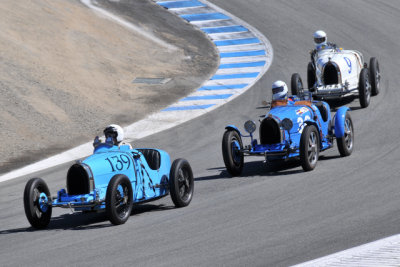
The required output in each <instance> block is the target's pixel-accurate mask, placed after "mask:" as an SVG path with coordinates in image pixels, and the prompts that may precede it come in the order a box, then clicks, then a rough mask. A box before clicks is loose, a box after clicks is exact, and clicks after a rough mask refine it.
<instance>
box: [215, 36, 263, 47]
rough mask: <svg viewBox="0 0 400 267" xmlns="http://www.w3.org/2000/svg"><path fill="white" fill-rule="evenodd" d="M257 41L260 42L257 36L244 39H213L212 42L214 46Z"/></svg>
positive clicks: (255, 42)
mask: <svg viewBox="0 0 400 267" xmlns="http://www.w3.org/2000/svg"><path fill="white" fill-rule="evenodd" d="M258 43H261V42H260V40H259V39H258V38H245V39H234V40H223V41H214V44H215V45H216V46H225V45H243V44H258Z"/></svg>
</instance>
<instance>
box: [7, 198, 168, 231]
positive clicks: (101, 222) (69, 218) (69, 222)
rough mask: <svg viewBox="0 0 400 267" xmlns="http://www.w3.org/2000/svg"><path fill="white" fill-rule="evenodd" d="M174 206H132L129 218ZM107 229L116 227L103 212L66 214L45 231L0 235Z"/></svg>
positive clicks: (51, 223)
mask: <svg viewBox="0 0 400 267" xmlns="http://www.w3.org/2000/svg"><path fill="white" fill-rule="evenodd" d="M174 208H175V207H174V206H172V205H171V206H168V205H164V204H158V205H154V204H134V205H133V208H132V212H131V216H135V215H140V214H142V213H148V212H156V211H163V210H170V209H174ZM108 227H117V226H116V225H113V224H111V223H110V222H109V221H108V218H107V216H106V213H105V211H101V212H95V211H94V212H74V213H72V214H70V213H66V214H62V215H60V216H57V217H52V218H51V220H50V223H49V225H48V226H47V227H46V228H45V229H36V228H33V227H24V228H15V229H8V230H2V231H0V235H6V234H17V233H29V232H36V231H60V230H90V229H102V228H108Z"/></svg>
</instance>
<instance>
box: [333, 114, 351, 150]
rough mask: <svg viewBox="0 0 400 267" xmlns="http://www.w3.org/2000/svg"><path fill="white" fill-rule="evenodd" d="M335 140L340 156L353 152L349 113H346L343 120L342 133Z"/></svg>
mask: <svg viewBox="0 0 400 267" xmlns="http://www.w3.org/2000/svg"><path fill="white" fill-rule="evenodd" d="M336 142H337V146H338V149H339V153H340V156H342V157H346V156H350V154H351V153H352V152H353V146H354V128H353V121H352V120H351V117H350V114H349V113H346V117H345V120H344V135H343V136H342V137H340V138H337V139H336Z"/></svg>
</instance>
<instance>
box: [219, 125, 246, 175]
mask: <svg viewBox="0 0 400 267" xmlns="http://www.w3.org/2000/svg"><path fill="white" fill-rule="evenodd" d="M242 149H243V144H242V138H241V137H240V135H239V133H238V132H237V131H235V130H226V131H225V133H224V137H223V138H222V156H223V158H224V163H225V167H226V169H227V171H228V172H229V173H230V174H231V175H232V176H238V175H240V174H241V173H242V170H243V165H244V156H243V154H242V152H241V150H242Z"/></svg>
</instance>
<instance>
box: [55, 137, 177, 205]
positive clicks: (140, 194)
mask: <svg viewBox="0 0 400 267" xmlns="http://www.w3.org/2000/svg"><path fill="white" fill-rule="evenodd" d="M152 150H156V151H158V152H159V156H160V157H159V159H160V165H159V168H158V169H152V168H151V167H150V166H149V164H148V162H147V161H146V158H145V157H144V155H143V153H142V152H140V149H132V148H131V147H130V146H129V145H121V146H119V147H118V146H113V145H111V144H108V143H107V142H106V143H100V144H98V145H97V146H96V147H95V149H94V152H93V155H91V156H89V157H87V158H86V159H84V160H83V161H78V162H77V163H76V164H77V165H79V166H82V167H84V169H85V170H86V173H87V175H88V177H89V182H90V190H89V192H87V193H85V194H68V192H67V190H65V189H61V190H59V191H58V193H57V197H54V198H53V201H52V202H51V203H50V204H51V205H52V206H53V207H64V208H71V209H72V208H73V209H75V210H76V211H78V210H100V209H105V199H106V192H107V187H108V184H109V182H110V180H111V179H112V178H113V177H114V176H115V175H117V174H123V175H125V176H127V177H128V178H129V180H130V181H131V184H132V190H133V201H134V202H136V203H138V202H143V201H149V200H151V199H156V198H159V197H162V196H165V195H167V194H168V193H169V186H168V181H169V174H170V168H171V160H170V156H169V154H168V153H167V152H165V151H163V150H159V149H152ZM67 183H68V181H67Z"/></svg>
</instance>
